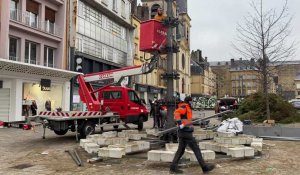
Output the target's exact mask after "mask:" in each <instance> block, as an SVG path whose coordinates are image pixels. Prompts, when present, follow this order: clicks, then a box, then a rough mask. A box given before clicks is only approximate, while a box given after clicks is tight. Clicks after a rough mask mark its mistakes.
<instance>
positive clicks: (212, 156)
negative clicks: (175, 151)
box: [185, 150, 216, 162]
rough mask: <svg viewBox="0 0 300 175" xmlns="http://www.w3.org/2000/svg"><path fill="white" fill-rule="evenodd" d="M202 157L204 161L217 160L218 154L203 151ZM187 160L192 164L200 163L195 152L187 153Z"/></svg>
mask: <svg viewBox="0 0 300 175" xmlns="http://www.w3.org/2000/svg"><path fill="white" fill-rule="evenodd" d="M201 155H202V157H203V159H204V160H214V159H215V158H216V153H215V152H214V151H211V150H201ZM185 158H186V159H189V160H190V161H191V162H197V161H198V160H197V158H196V156H195V154H194V152H193V151H185Z"/></svg>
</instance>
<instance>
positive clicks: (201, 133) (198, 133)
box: [193, 128, 216, 141]
mask: <svg viewBox="0 0 300 175" xmlns="http://www.w3.org/2000/svg"><path fill="white" fill-rule="evenodd" d="M193 135H194V137H195V139H196V140H198V141H200V140H210V139H213V138H214V137H215V136H216V133H215V132H213V131H212V130H203V129H201V128H195V131H194V134H193Z"/></svg>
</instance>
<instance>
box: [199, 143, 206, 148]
mask: <svg viewBox="0 0 300 175" xmlns="http://www.w3.org/2000/svg"><path fill="white" fill-rule="evenodd" d="M205 145H206V142H199V148H200V149H201V150H203V149H205Z"/></svg>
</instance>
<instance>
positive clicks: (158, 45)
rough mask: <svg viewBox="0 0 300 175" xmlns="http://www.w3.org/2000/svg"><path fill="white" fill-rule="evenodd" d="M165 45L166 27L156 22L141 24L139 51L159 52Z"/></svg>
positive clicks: (150, 21) (149, 21)
mask: <svg viewBox="0 0 300 175" xmlns="http://www.w3.org/2000/svg"><path fill="white" fill-rule="evenodd" d="M166 43H167V27H166V26H164V25H163V24H162V23H161V22H159V21H157V20H148V21H143V22H142V23H141V31H140V51H143V52H150V53H151V52H156V51H160V50H161V49H162V48H164V47H165V46H166Z"/></svg>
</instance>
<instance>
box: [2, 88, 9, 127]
mask: <svg viewBox="0 0 300 175" xmlns="http://www.w3.org/2000/svg"><path fill="white" fill-rule="evenodd" d="M9 106H10V89H0V121H3V122H9V121H8V120H9Z"/></svg>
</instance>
